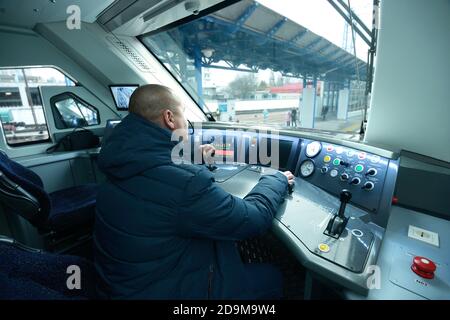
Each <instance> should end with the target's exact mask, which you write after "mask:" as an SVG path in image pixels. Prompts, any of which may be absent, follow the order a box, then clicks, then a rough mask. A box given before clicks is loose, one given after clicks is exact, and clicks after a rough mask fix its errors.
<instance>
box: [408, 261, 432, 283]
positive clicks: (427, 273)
mask: <svg viewBox="0 0 450 320" xmlns="http://www.w3.org/2000/svg"><path fill="white" fill-rule="evenodd" d="M411 270H412V271H414V272H415V273H416V274H417V275H419V276H421V277H422V278H425V279H433V278H434V271H436V265H435V264H434V262H433V261H431V260H430V259H427V258H424V257H414V259H413V264H412V266H411Z"/></svg>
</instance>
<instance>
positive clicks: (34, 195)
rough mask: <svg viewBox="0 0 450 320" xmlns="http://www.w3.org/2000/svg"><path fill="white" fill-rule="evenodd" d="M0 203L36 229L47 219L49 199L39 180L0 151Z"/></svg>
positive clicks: (35, 175)
mask: <svg viewBox="0 0 450 320" xmlns="http://www.w3.org/2000/svg"><path fill="white" fill-rule="evenodd" d="M0 202H1V203H2V204H3V205H4V206H6V207H8V208H9V209H11V210H12V211H13V212H14V213H16V214H19V215H21V216H22V217H24V218H25V219H27V220H28V221H30V222H31V223H32V224H33V225H35V226H36V227H41V226H42V225H43V224H44V223H45V222H46V221H47V218H48V213H49V211H50V198H49V196H48V194H47V193H46V192H45V190H44V187H43V183H42V180H41V178H39V176H38V175H37V174H36V173H34V172H33V171H31V170H30V169H28V168H25V167H24V166H22V165H21V164H19V163H17V162H15V161H13V160H11V159H10V158H9V157H8V156H7V155H6V154H5V153H4V152H3V151H0Z"/></svg>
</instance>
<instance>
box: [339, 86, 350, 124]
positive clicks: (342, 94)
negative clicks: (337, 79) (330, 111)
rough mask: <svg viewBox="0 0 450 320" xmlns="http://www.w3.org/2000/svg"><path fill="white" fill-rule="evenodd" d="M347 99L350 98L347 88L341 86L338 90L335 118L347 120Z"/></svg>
mask: <svg viewBox="0 0 450 320" xmlns="http://www.w3.org/2000/svg"><path fill="white" fill-rule="evenodd" d="M349 99H350V90H349V88H343V89H341V90H339V98H338V108H337V118H338V119H339V120H347V115H348V104H349Z"/></svg>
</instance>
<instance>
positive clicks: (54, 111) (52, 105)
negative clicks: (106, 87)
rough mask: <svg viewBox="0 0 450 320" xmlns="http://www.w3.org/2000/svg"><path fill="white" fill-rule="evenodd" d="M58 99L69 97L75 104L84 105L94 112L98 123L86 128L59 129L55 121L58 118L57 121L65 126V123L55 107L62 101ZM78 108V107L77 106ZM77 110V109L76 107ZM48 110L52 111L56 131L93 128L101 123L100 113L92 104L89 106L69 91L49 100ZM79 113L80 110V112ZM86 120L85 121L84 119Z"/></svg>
mask: <svg viewBox="0 0 450 320" xmlns="http://www.w3.org/2000/svg"><path fill="white" fill-rule="evenodd" d="M60 97H69V98H72V99H73V100H74V101H75V103H78V102H81V103H82V104H85V105H86V106H88V107H89V108H92V109H93V110H95V112H96V113H97V119H98V123H96V124H90V125H87V126H79V127H65V128H60V127H58V125H59V123H58V122H57V121H56V118H58V120H59V121H60V122H61V123H63V124H65V121H64V119H63V117H62V114H61V112H60V111H59V109H58V108H57V107H56V103H57V102H59V101H62V100H64V99H59V98H60ZM77 107H78V105H77ZM78 108H79V107H78ZM50 109H51V110H52V115H53V123H54V125H55V128H56V129H58V130H67V129H76V128H86V127H94V126H99V125H101V123H102V120H101V117H100V111H99V110H98V109H97V108H96V107H94V106H93V105H92V104H90V103H89V102H87V101H86V100H84V99H82V98H81V97H79V96H78V95H76V94H75V93H73V92H70V91H65V92H61V93H59V94H57V95H54V96H52V97H51V98H50ZM80 112H81V110H80ZM81 114H82V115H83V117H84V114H83V113H82V112H81ZM85 120H86V119H85Z"/></svg>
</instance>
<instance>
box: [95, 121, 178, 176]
mask: <svg viewBox="0 0 450 320" xmlns="http://www.w3.org/2000/svg"><path fill="white" fill-rule="evenodd" d="M171 136H172V133H171V131H170V130H168V129H165V128H161V127H159V126H158V125H157V124H154V123H152V122H150V121H148V120H146V119H144V118H143V117H141V116H139V115H136V114H133V113H130V114H128V115H127V116H126V117H125V118H124V119H123V120H122V121H121V123H119V124H118V125H117V126H116V127H115V128H114V130H113V133H112V134H111V135H110V136H109V138H108V139H107V141H105V142H104V144H102V149H101V151H100V155H99V158H98V166H99V168H100V170H101V171H102V172H103V173H105V174H106V175H107V176H109V177H114V178H118V179H126V178H130V177H132V176H135V175H137V174H139V173H141V172H143V171H145V170H148V169H150V168H153V167H157V166H161V165H167V164H171V163H173V162H172V160H171V153H172V149H173V148H174V147H175V146H176V144H177V143H178V142H177V141H171Z"/></svg>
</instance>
